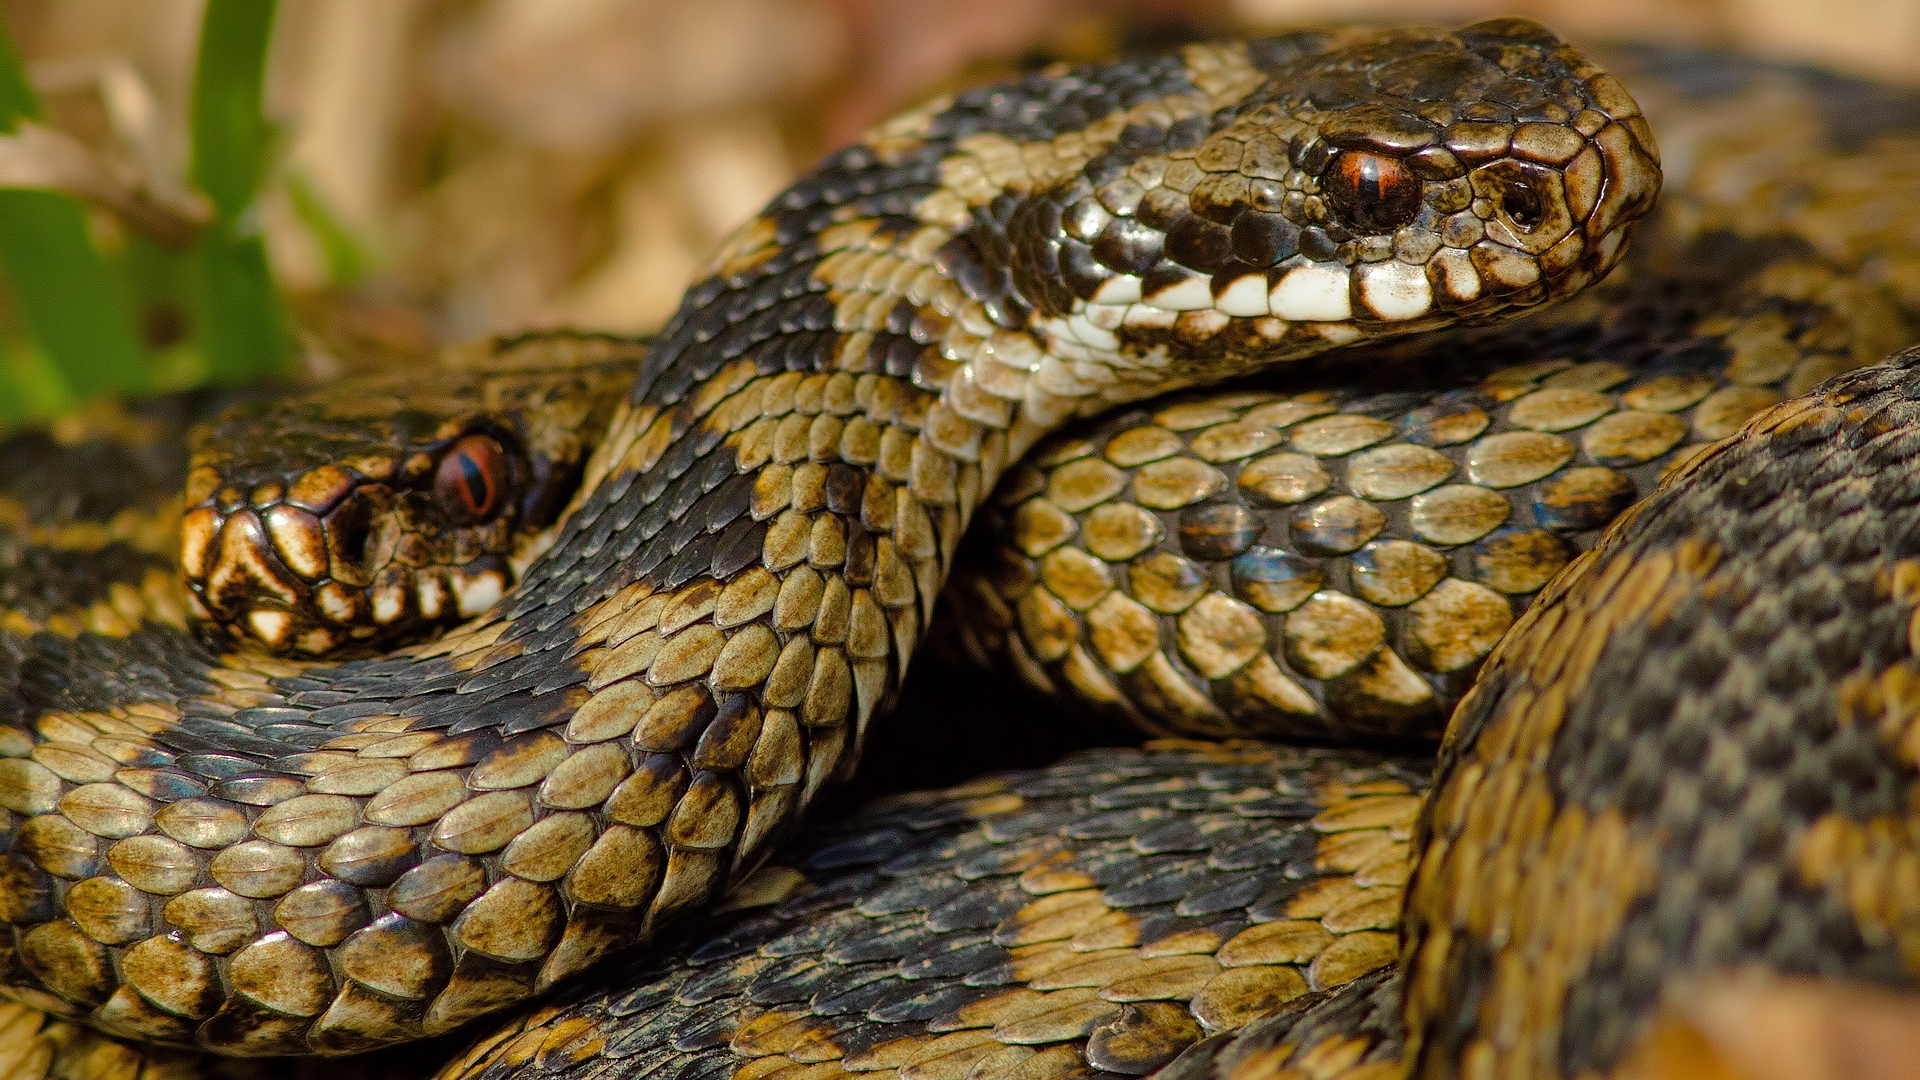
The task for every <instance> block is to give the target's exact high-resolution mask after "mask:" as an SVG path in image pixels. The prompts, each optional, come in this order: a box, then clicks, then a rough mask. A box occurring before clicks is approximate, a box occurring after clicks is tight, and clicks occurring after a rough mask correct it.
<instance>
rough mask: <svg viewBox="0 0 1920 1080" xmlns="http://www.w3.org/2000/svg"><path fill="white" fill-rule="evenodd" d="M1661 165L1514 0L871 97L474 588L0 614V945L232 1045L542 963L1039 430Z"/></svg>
mask: <svg viewBox="0 0 1920 1080" xmlns="http://www.w3.org/2000/svg"><path fill="white" fill-rule="evenodd" d="M1504 101H1514V102H1518V103H1519V104H1518V105H1508V104H1505V103H1503V102H1504ZM1657 188H1658V169H1657V165H1656V163H1655V160H1654V157H1653V148H1652V143H1651V138H1650V136H1649V135H1648V133H1647V131H1646V126H1645V122H1644V120H1643V119H1642V118H1641V117H1640V115H1639V112H1638V109H1637V107H1636V106H1635V105H1634V104H1633V102H1632V99H1631V98H1630V97H1628V96H1627V94H1626V92H1625V91H1624V90H1623V89H1621V87H1620V85H1619V84H1618V82H1616V81H1615V80H1613V79H1612V78H1611V77H1610V76H1607V75H1605V74H1604V73H1603V72H1602V71H1601V69H1600V68H1599V67H1598V66H1597V65H1595V64H1593V63H1592V62H1591V61H1589V60H1588V59H1586V58H1585V57H1584V56H1582V55H1581V54H1579V53H1578V52H1576V51H1574V50H1573V49H1571V48H1569V47H1567V46H1565V45H1563V44H1562V43H1560V42H1559V41H1558V40H1557V39H1555V38H1553V37H1552V36H1551V35H1549V34H1547V33H1546V32H1545V31H1543V30H1540V29H1539V28H1538V27H1535V26H1533V25H1532V24H1528V23H1523V22H1512V21H1503V22H1496V23H1488V24H1481V25H1479V26H1476V27H1469V28H1466V29H1465V30H1462V31H1459V32H1458V33H1457V34H1454V33H1447V32H1440V31H1350V32H1348V31H1343V32H1336V33H1328V34H1320V33H1310V34H1302V35H1294V36H1291V37H1288V38H1280V39H1269V40H1266V41H1263V42H1254V43H1249V44H1231V45H1218V46H1195V47H1191V48H1189V49H1186V50H1184V51H1183V52H1182V53H1180V54H1178V55H1175V56H1170V57H1165V58H1161V59H1158V60H1152V61H1139V62H1130V63H1121V64H1115V65H1108V66H1103V67H1094V68H1088V69H1084V70H1081V71H1078V72H1064V73H1063V72H1054V73H1049V74H1043V75H1039V76H1035V77H1033V78H1031V79H1029V80H1027V81H1026V82H1023V83H1019V84H1014V85H1010V86H1007V87H1002V88H999V89H997V90H988V91H981V92H977V93H974V94H969V95H964V96H962V97H961V98H959V99H956V100H955V101H952V102H943V103H938V104H936V105H934V106H930V107H928V108H926V109H923V110H921V111H919V112H917V113H915V114H912V115H910V116H908V117H905V118H903V119H902V120H900V121H898V122H895V123H893V124H890V125H887V126H884V127H883V128H881V129H879V130H878V131H877V132H875V133H874V134H873V135H872V136H870V137H869V138H868V139H867V140H866V141H865V142H864V143H863V144H861V145H859V146H856V147H853V148H850V149H848V150H846V151H842V152H841V153H838V154H836V155H833V156H832V157H830V158H829V159H828V160H827V161H826V162H825V163H823V164H822V165H821V166H819V167H818V168H817V169H815V170H814V171H813V172H812V173H811V174H809V175H808V176H807V177H806V178H803V179H802V180H801V181H800V182H799V183H797V184H796V185H795V186H794V187H793V188H791V189H789V191H788V192H787V193H786V194H784V195H782V196H781V197H780V198H779V199H777V200H775V202H774V204H773V205H772V207H770V208H769V210H768V211H767V212H766V213H765V214H763V215H762V216H761V217H760V218H759V219H757V220H756V221H754V222H752V223H750V224H749V225H748V226H746V227H745V228H744V229H742V230H741V232H740V233H739V234H738V236H737V237H736V238H735V239H734V240H733V241H732V242H731V243H730V244H729V245H728V246H727V248H726V250H725V251H723V252H722V253H721V255H720V256H719V258H718V259H717V260H716V261H715V263H714V266H713V269H712V273H711V276H709V277H708V278H707V279H705V280H704V281H702V282H701V283H699V284H697V285H696V286H694V288H693V289H692V290H691V291H690V292H689V293H688V296H687V299H686V301H685V302H684V303H683V305H682V307H681V310H680V312H679V313H678V314H677V315H676V316H675V317H674V319H673V320H672V321H671V322H670V323H669V325H668V326H667V327H666V329H665V330H664V331H663V333H662V335H661V338H660V341H659V343H658V344H657V345H656V346H655V347H654V348H653V349H652V350H651V351H650V352H649V353H648V355H647V357H646V359H645V361H644V362H643V363H642V364H641V366H640V371H639V373H638V377H637V379H636V381H635V383H634V386H633V389H632V391H631V393H630V394H629V395H628V397H627V398H626V400H625V401H624V402H622V403H621V405H620V407H619V408H618V409H617V410H616V413H615V416H614V418H613V420H612V422H611V424H610V426H609V428H608V430H607V434H606V436H605V437H604V439H602V440H601V442H600V443H599V447H598V449H597V450H596V451H595V453H594V455H593V457H592V458H591V459H590V460H589V462H588V463H587V465H586V467H585V471H584V472H585V475H584V480H583V483H582V486H581V488H580V491H579V493H578V494H577V495H576V496H575V498H574V499H573V501H572V503H571V505H570V506H569V507H568V510H567V515H566V518H565V522H564V524H563V525H562V526H561V527H560V531H559V533H558V535H557V536H556V537H555V538H554V540H553V542H552V546H551V547H550V548H549V549H548V550H547V551H546V552H545V553H544V554H542V555H540V556H539V557H538V558H537V559H535V560H534V561H533V563H532V564H531V565H530V566H528V568H527V570H526V572H525V574H524V576H523V577H522V579H521V581H520V583H519V585H518V586H517V588H516V589H515V591H514V592H513V594H512V595H511V596H509V597H507V598H506V599H504V600H502V601H501V602H500V603H499V604H497V605H496V606H495V607H494V608H493V609H491V610H490V611H489V612H488V613H486V614H484V615H482V616H480V617H479V618H477V619H475V620H473V621H472V622H470V623H467V624H465V625H463V626H461V627H460V628H458V629H456V630H454V631H453V632H451V633H449V634H448V635H447V636H445V637H443V638H441V639H439V640H438V641H436V642H434V643H432V644H430V645H427V646H423V647H417V648H411V649H406V650H401V651H398V652H396V653H394V654H390V655H386V656H382V657H379V658H375V659H371V660H362V661H352V662H346V663H339V664H324V665H320V664H295V663H292V662H287V661H281V660H276V659H272V658H268V657H265V656H261V655H259V654H256V653H243V652H235V653H231V654H225V655H216V654H215V653H214V652H213V651H212V650H211V649H210V648H209V647H208V646H207V645H205V644H204V643H202V642H201V641H200V640H199V639H196V638H194V637H192V636H190V635H188V634H186V633H184V632H182V631H179V630H176V629H174V628H172V627H171V626H169V625H168V624H167V623H166V622H164V621H159V622H151V623H140V624H139V625H134V623H135V622H136V620H134V619H129V618H126V616H124V615H123V616H122V619H123V622H124V623H126V624H127V625H126V626H124V627H115V629H125V630H126V631H127V632H126V633H125V634H124V635H121V636H113V635H108V634H100V633H92V632H82V633H79V634H78V635H76V636H73V637H64V636H61V635H60V634H59V633H58V632H57V631H53V630H50V629H49V630H36V631H35V632H34V633H31V634H22V635H19V636H18V637H14V638H7V639H5V640H4V641H0V645H4V646H5V651H6V653H7V655H8V666H9V669H10V670H9V681H11V682H12V683H13V687H14V689H13V690H12V692H11V693H9V695H8V697H9V698H10V699H11V700H13V701H15V702H17V707H18V709H19V710H20V715H19V716H18V717H17V718H16V719H13V720H11V721H10V722H9V723H8V724H7V725H6V726H5V727H3V728H0V751H3V752H5V753H6V754H8V755H11V756H10V757H9V758H8V760H7V761H6V762H5V763H4V764H0V795H4V798H0V806H4V807H6V808H7V810H8V812H9V815H10V816H9V817H8V818H7V819H6V828H7V830H8V834H9V837H10V839H11V848H12V852H11V854H10V855H9V856H8V861H7V862H6V863H5V864H4V871H5V878H4V880H3V881H0V889H3V890H4V893H5V896H6V900H7V903H6V910H5V915H6V916H7V918H8V921H9V923H10V925H11V934H10V937H11V939H12V940H11V951H10V952H9V954H8V956H7V958H6V963H7V969H6V971H5V979H6V982H7V983H8V984H9V985H10V986H11V987H13V989H12V991H11V992H12V993H13V994H14V995H15V996H17V997H19V998H21V999H22V1000H23V1001H26V1002H28V1003H30V1004H34V1005H40V1006H44V1007H47V1008H50V1009H54V1010H56V1011H60V1012H63V1013H66V1014H69V1015H74V1016H78V1017H82V1018H85V1019H86V1020H87V1021H88V1022H90V1023H92V1024H95V1025H98V1026H100V1027H102V1028H105V1029H108V1030H112V1031H115V1032H117V1033H121V1034H126V1035H132V1036H137V1037H141V1038H145V1039H149V1040H153V1041H158V1042H167V1043H173V1044H182V1045H193V1046H199V1047H203V1048H206V1049H210V1050H215V1051H219V1052H223V1053H229V1054H241V1055H259V1054H279V1053H293V1052H310V1053H321V1054H340V1053H350V1052H357V1051H361V1050H367V1049H371V1048H374V1047H378V1046H382V1045H386V1044H390V1043H394V1042H400V1041H406V1040H411V1039H417V1038H420V1037H422V1036H424V1035H431V1034H435V1033H439V1032H443V1031H448V1030H451V1029H452V1028H454V1027H456V1026H458V1025H460V1024H462V1023H465V1022H467V1021H469V1020H471V1019H474V1018H477V1017H479V1016H482V1015H485V1014H487V1013H489V1012H492V1011H495V1010H497V1009H500V1008H503V1007H506V1006H508V1005H511V1004H514V1003H516V1002H519V1001H522V1000H525V999H527V998H529V997H531V996H532V995H534V994H536V993H539V992H541V991H544V990H545V989H547V988H548V987H549V986H551V985H553V984H555V983H556V982H558V981H560V980H562V979H564V978H566V977H567V976H569V975H572V974H574V973H576V972H578V971H580V970H582V969H583V968H585V967H587V966H588V965H590V964H591V963H593V962H594V961H596V960H598V959H599V958H601V957H602V956H604V955H605V954H606V953H608V952H609V951H611V950H612V949H614V948H616V947H618V946H620V945H623V944H629V943H633V942H635V941H641V940H646V939H649V938H652V937H653V936H655V934H656V933H657V931H658V930H659V929H660V928H661V927H663V926H665V925H667V924H669V923H671V922H673V921H676V920H678V919H681V918H684V917H687V916H689V915H691V914H693V913H695V912H698V911H700V910H702V909H704V908H705V907H706V906H707V905H709V904H710V902H711V901H712V900H713V899H714V898H715V897H716V896H717V895H718V894H719V893H720V892H722V891H723V890H724V889H725V888H726V887H727V886H728V885H729V884H731V883H736V882H739V881H741V880H743V879H745V878H746V877H747V876H748V875H749V874H750V873H751V872H752V871H753V870H754V869H755V868H756V867H757V866H758V865H759V864H760V863H761V862H762V861H763V860H764V859H765V857H766V856H767V854H768V853H769V851H770V850H771V848H772V846H773V844H774V842H775V841H776V840H778V839H779V838H780V837H782V836H783V835H785V834H786V833H787V832H788V831H789V830H790V829H791V827H792V826H793V824H794V823H795V822H796V820H797V818H798V816H799V814H800V812H801V811H802V810H803V809H804V808H805V806H806V805H807V804H808V803H809V802H811V801H812V799H813V798H814V796H815V794H816V793H817V792H818V791H819V790H820V789H821V787H822V786H823V785H824V784H826V783H827V782H828V781H830V780H832V779H834V778H836V777H839V776H843V775H845V774H847V773H848V772H850V771H851V770H852V769H853V767H854V765H855V763H856V761H857V759H858V757H859V750H860V746H861V744H862V742H863V740H864V736H865V732H866V728H867V725H868V722H869V721H870V719H871V718H872V716H873V715H874V713H875V712H876V710H878V709H879V708H880V707H881V705H882V704H883V703H884V702H885V701H887V700H888V699H889V698H890V697H891V696H892V694H893V693H894V690H895V688H896V687H897V685H898V682H899V679H900V677H901V675H902V674H903V673H904V671H905V668H906V665H907V662H908V659H909V658H910V657H911V655H912V653H913V649H914V646H915V644H916V643H917V641H918V640H919V638H920V636H921V633H922V631H923V629H924V623H925V619H926V617H927V613H928V612H929V611H930V610H931V607H932V604H933V599H934V597H935V596H936V595H937V593H938V592H939V588H940V584H941V582H942V580H943V578H944V576H945V572H946V569H947V567H948V566H949V565H950V563H951V561H952V557H953V552H954V549H955V546H956V545H957V543H958V538H959V536H960V534H961V533H962V531H963V530H964V527H965V525H966V522H967V519H968V517H969V516H970V514H971V512H972V510H973V508H974V506H975V504H976V503H977V502H978V501H979V499H980V498H981V497H982V495H983V494H984V493H985V492H986V491H987V490H988V489H990V488H991V487H992V485H993V483H994V481H995V480H996V479H997V477H998V476H999V474H1000V473H1001V472H1002V471H1004V469H1005V468H1006V467H1007V466H1008V465H1009V464H1010V463H1011V462H1013V461H1014V460H1016V459H1017V458H1018V457H1019V455H1020V454H1021V453H1023V452H1024V451H1025V450H1026V449H1027V448H1028V447H1029V446H1030V445H1032V443H1033V442H1034V441H1035V440H1037V439H1039V438H1040V437H1042V436H1044V435H1045V434H1046V433H1047V432H1048V431H1049V430H1051V429H1052V428H1054V427H1056V426H1058V425H1059V424H1060V423H1062V422H1064V421H1065V420H1067V419H1069V418H1071V417H1075V416H1084V415H1091V414H1093V413H1095V412H1099V411H1102V410H1104V409H1106V408H1109V407H1111V406H1112V405H1115V404H1119V403H1123V402H1126V401H1130V400H1137V399H1140V398H1143V397H1147V396H1151V395H1155V394H1159V393H1162V392H1165V391H1167V390H1169V389H1174V388H1178V387H1183V386H1194V385H1199V384H1203V383H1207V382H1212V381H1217V380H1220V379H1224V378H1228V377H1232V376H1236V375H1241V374H1244V373H1246V372H1248V371H1252V370H1256V369H1259V368H1262V367H1266V366H1270V365H1274V364H1280V363H1289V362H1295V361H1299V360H1301V359H1304V358H1306V357H1308V356H1312V355H1316V354H1319V353H1322V352H1325V351H1326V350H1328V349H1331V348H1334V347H1336V346H1342V345H1348V344H1352V343H1353V342H1355V341H1361V340H1371V339H1374V338H1382V337H1386V336H1392V335H1397V334H1405V333H1411V332H1414V331H1419V330H1429V329H1435V328H1438V327H1442V326H1448V325H1453V324H1455V323H1458V322H1461V321H1468V320H1471V321H1475V322H1479V321H1486V320H1493V319H1497V318H1499V317H1502V316H1504V315H1510V314H1514V313H1517V312H1518V311H1520V310H1523V309H1524V308H1526V307H1529V306H1532V305H1535V304H1538V303H1540V302H1543V301H1545V300H1548V299H1552V298H1557V297H1560V296H1565V295H1568V294H1570V293H1572V292H1574V291H1576V290H1578V289H1579V288H1581V287H1583V286H1584V285H1586V284H1588V283H1589V282H1590V281H1592V280H1594V279H1595V278H1597V277H1598V276H1600V275H1601V274H1603V273H1604V272H1605V271H1606V270H1607V269H1609V268H1610V267H1611V266H1612V264H1613V263H1614V261H1615V260H1616V259H1617V257H1618V255H1619V253H1620V251H1621V250H1622V247H1623V245H1624V242H1625V229H1626V227H1627V226H1628V224H1630V222H1631V221H1632V220H1633V219H1634V218H1636V217H1637V216H1638V215H1639V214H1641V213H1642V212H1644V210H1645V209H1646V208H1647V206H1648V205H1650V203H1651V202H1652V199H1653V197H1654V194H1655V192H1656V191H1657ZM1142 297H1144V300H1142V299H1141V298H1142ZM236 494H237V492H236ZM255 494H256V496H257V495H258V493H257V492H256V493H255ZM213 495H214V497H215V500H216V502H219V501H220V498H219V492H218V491H217V490H216V491H214V492H213ZM228 501H233V500H228ZM201 531H202V532H203V533H204V532H206V531H207V530H206V529H202V530H201ZM191 535H193V534H192V533H190V536H191ZM223 550H224V545H223ZM254 550H256V551H258V550H260V549H259V548H258V547H257V546H256V547H255V549H254ZM189 569H192V567H189ZM267 576H269V577H270V576H271V575H267ZM223 595H226V594H225V593H223ZM233 606H234V607H236V609H238V610H243V611H249V610H252V609H253V608H254V607H255V606H256V605H251V604H246V603H238V604H235V605H233ZM269 621H270V622H271V621H272V620H269ZM255 629H256V631H257V630H259V627H257V626H256V627H255ZM268 636H269V637H277V636H278V635H277V634H276V633H274V632H273V631H272V630H271V627H269V632H268Z"/></svg>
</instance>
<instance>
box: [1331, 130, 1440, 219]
mask: <svg viewBox="0 0 1920 1080" xmlns="http://www.w3.org/2000/svg"><path fill="white" fill-rule="evenodd" d="M1323 189H1324V190H1325V192H1326V197H1327V201H1328V202H1330V203H1332V204H1333V210H1334V213H1336V214H1339V215H1340V218H1341V220H1342V221H1343V222H1345V223H1347V224H1348V225H1351V226H1354V227H1356V228H1358V229H1360V230H1362V231H1365V232H1374V233H1383V232H1392V231H1393V230H1394V229H1397V228H1399V227H1400V226H1402V225H1405V224H1406V223H1407V222H1409V221H1412V220H1413V218H1414V215H1416V214H1418V213H1419V212H1420V195H1421V191H1420V180H1419V178H1418V177H1416V176H1414V175H1413V172H1412V171H1411V170H1409V169H1408V168H1407V167H1406V166H1405V165H1403V164H1401V163H1400V162H1399V161H1398V160H1396V159H1394V158H1390V157H1386V156H1383V155H1381V154H1370V153H1367V152H1366V151H1364V150H1347V151H1343V152H1342V153H1341V154H1340V156H1338V157H1336V158H1334V159H1333V163H1332V164H1331V165H1329V166H1328V167H1327V174H1326V179H1325V180H1324V181H1323Z"/></svg>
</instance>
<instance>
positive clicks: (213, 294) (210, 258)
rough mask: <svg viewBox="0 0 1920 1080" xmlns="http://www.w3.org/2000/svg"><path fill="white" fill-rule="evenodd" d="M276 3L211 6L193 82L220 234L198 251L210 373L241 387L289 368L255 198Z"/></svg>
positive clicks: (203, 182)
mask: <svg viewBox="0 0 1920 1080" xmlns="http://www.w3.org/2000/svg"><path fill="white" fill-rule="evenodd" d="M274 8H275V4H274V3H273V0H209V2H208V4H207V10H206V15H205V17H204V19H203V20H202V22H201V32H200V59H199V63H198V65H197V66H196V68H195V71H194V81H193V110H192V118H193V161H192V165H191V167H190V169H189V174H190V175H191V177H192V179H193V182H194V183H195V184H196V185H197V186H198V187H199V188H200V190H201V191H203V192H205V193H206V195H207V198H208V199H210V200H212V202H213V205H214V210H215V220H214V223H213V226H212V227H211V228H209V229H208V230H207V233H206V235H205V236H204V237H203V238H202V239H201V242H200V244H199V246H198V248H197V249H196V250H195V252H194V263H195V269H196V278H197V287H196V289H195V293H196V297H195V299H196V307H197V308H198V313H199V332H200V338H201V345H202V348H203V349H204V351H205V353H206V360H207V372H208V375H209V376H210V377H211V378H212V379H213V380H214V381H215V382H220V383H228V384H232V383H243V382H249V381H252V380H254V379H257V378H259V377H261V376H263V375H267V374H271V373H272V372H275V371H278V370H280V369H281V368H282V367H284V366H285V364H286V362H287V361H288V359H289V358H290V357H291V355H292V337H291V335H290V333H289V332H288V328H287V322H286V318H285V315H284V313H283V312H282V310H281V306H280V299H279V295H278V294H277V293H276V292H275V290H274V286H273V277H272V274H271V272H270V270H269V269H268V266H267V252H266V245H265V243H264V241H263V240H262V238H261V235H260V214H259V207H258V203H257V202H256V198H257V196H258V193H259V188H260V181H261V178H262V176H263V175H264V173H265V170H266V163H267V151H268V146H269V143H270V141H271V138H272V130H271V128H270V126H269V125H268V124H267V120H266V117H265V116H264V115H262V113H261V111H260V88H261V82H262V79H263V77H264V75H265V71H266V63H267V44H268V41H269V40H270V37H271V34H272V30H273V15H274Z"/></svg>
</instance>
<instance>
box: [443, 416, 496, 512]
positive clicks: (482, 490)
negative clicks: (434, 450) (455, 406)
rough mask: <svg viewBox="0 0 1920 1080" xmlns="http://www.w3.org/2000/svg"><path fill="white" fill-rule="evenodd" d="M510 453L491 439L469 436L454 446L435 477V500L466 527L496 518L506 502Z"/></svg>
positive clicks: (489, 436)
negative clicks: (494, 516)
mask: <svg viewBox="0 0 1920 1080" xmlns="http://www.w3.org/2000/svg"><path fill="white" fill-rule="evenodd" d="M506 474H507V452H506V451H505V450H502V449H500V444H499V443H498V442H496V441H495V440H494V438H493V437H492V436H491V435H467V436H464V437H462V438H461V440H460V441H459V442H456V443H454V444H453V449H451V450H449V451H447V456H446V457H443V458H441V459H440V468H439V470H438V471H437V472H435V473H434V477H433V497H434V498H436V499H438V500H439V501H440V506H441V508H442V509H444V510H446V512H447V513H448V514H449V515H451V516H452V517H453V519H454V520H455V521H459V522H461V523H463V524H465V523H471V522H476V521H483V520H485V519H487V518H490V517H492V516H493V515H494V514H495V513H497V512H498V511H499V509H500V504H501V503H502V502H503V501H505V499H504V495H503V489H504V488H505V487H506V479H507V476H506Z"/></svg>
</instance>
